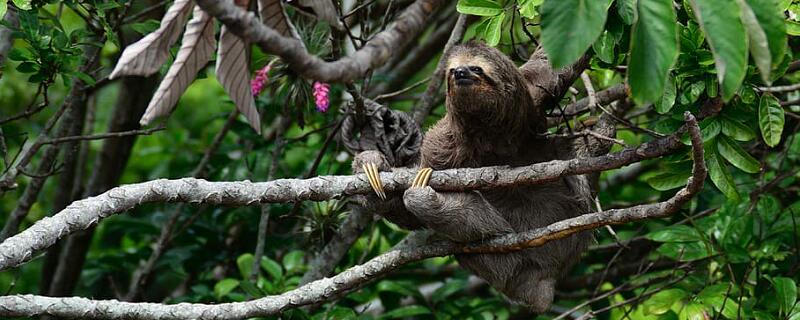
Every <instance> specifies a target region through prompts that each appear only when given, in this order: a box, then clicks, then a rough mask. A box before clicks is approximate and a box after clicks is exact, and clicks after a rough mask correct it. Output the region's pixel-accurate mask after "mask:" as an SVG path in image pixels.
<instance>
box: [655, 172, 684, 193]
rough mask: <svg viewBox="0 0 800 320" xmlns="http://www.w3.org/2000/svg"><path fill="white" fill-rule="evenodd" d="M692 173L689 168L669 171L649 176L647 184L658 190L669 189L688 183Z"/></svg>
mask: <svg viewBox="0 0 800 320" xmlns="http://www.w3.org/2000/svg"><path fill="white" fill-rule="evenodd" d="M691 175H692V173H691V171H688V170H683V171H680V170H677V171H676V170H672V171H667V172H664V173H661V174H659V175H656V176H652V177H650V178H648V179H647V184H649V185H650V186H651V187H653V189H656V190H658V191H668V190H672V189H675V188H680V187H683V186H684V185H686V181H687V179H689V177H690V176H691Z"/></svg>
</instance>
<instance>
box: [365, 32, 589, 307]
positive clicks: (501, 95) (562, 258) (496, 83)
mask: <svg viewBox="0 0 800 320" xmlns="http://www.w3.org/2000/svg"><path fill="white" fill-rule="evenodd" d="M446 66H447V69H446V80H447V97H446V109H447V114H446V115H445V116H444V117H443V118H442V119H441V120H439V122H437V123H436V124H435V125H434V126H433V127H432V128H430V130H428V132H427V133H426V134H425V136H424V138H423V142H422V148H421V157H420V167H421V168H432V169H433V170H442V169H450V168H467V167H484V166H497V165H508V166H520V165H528V164H532V163H537V162H543V161H549V160H553V159H556V158H557V152H558V150H555V146H553V145H552V144H550V143H548V140H547V139H545V138H543V137H542V133H543V132H544V130H545V126H544V124H545V123H546V121H545V115H544V110H542V108H541V107H539V106H536V105H534V102H533V100H532V98H531V94H530V93H529V91H528V86H527V85H526V81H527V79H525V77H524V76H523V74H522V73H521V72H520V70H519V69H518V68H517V67H516V66H515V65H514V63H513V62H512V61H511V60H510V59H509V58H508V57H506V56H505V55H504V54H503V53H502V52H500V51H498V50H496V49H494V48H491V47H488V46H486V45H483V44H481V43H477V42H469V43H467V44H464V45H459V46H455V47H453V48H452V49H451V50H449V51H448V52H447V53H446ZM353 169H354V171H355V172H357V173H363V172H364V171H366V173H368V175H370V179H371V180H372V179H377V177H376V176H377V174H376V173H377V171H379V170H383V171H386V170H390V169H391V168H390V167H389V165H388V162H387V161H386V159H385V158H384V157H383V155H382V154H380V153H379V152H377V151H365V152H362V153H359V154H358V155H356V158H355V160H354V161H353ZM429 175H430V170H424V169H423V170H421V171H420V176H418V179H416V180H415V183H414V185H413V186H412V187H411V188H409V189H407V190H405V192H404V193H403V194H402V196H401V195H400V194H399V193H398V194H394V195H392V194H389V195H388V197H387V196H386V195H385V194H382V191H381V190H376V191H378V196H379V197H380V198H381V199H378V198H375V197H371V198H370V199H369V200H368V201H365V202H366V203H365V205H366V206H368V207H371V208H372V209H375V210H376V211H378V213H379V214H381V215H382V216H384V217H385V218H387V219H388V220H390V221H392V222H394V223H395V224H397V225H399V226H401V227H404V228H407V229H420V228H428V229H432V230H434V231H435V232H436V233H437V234H438V235H440V236H442V237H444V238H447V239H449V240H452V241H456V242H464V243H466V242H473V241H477V240H481V239H486V238H491V237H495V236H498V235H502V234H507V233H512V232H522V231H527V230H530V229H534V228H537V227H543V226H546V225H549V224H551V223H554V222H557V221H560V220H564V219H567V218H571V217H575V216H578V215H581V214H584V213H586V212H587V211H588V208H587V207H586V206H585V205H582V204H581V201H579V200H578V199H577V195H576V193H575V192H574V191H573V190H572V189H571V188H570V187H569V185H568V184H567V183H566V182H565V181H564V180H559V181H555V182H551V183H547V184H543V185H536V186H515V187H509V188H503V189H492V190H483V191H471V192H438V191H435V190H434V189H432V188H431V187H429V186H427V185H426V184H427V177H428V176H429ZM372 182H375V183H377V184H378V186H379V181H374V180H373V181H372ZM373 187H375V185H373ZM590 239H591V235H590V234H589V233H588V232H583V233H578V234H575V235H572V236H570V237H567V238H564V239H561V240H557V241H552V242H550V243H547V244H545V245H543V246H540V247H536V248H530V249H525V250H522V251H517V252H513V253H496V254H495V253H492V254H484V253H480V254H467V253H464V254H457V255H456V259H457V260H458V262H459V263H460V264H461V265H462V266H464V267H466V268H468V269H469V270H471V271H472V272H474V273H475V274H476V275H478V276H479V277H481V278H483V279H485V280H486V281H487V282H488V283H489V284H490V285H491V286H492V287H494V288H495V289H496V290H498V291H500V292H502V293H503V294H504V295H505V296H507V297H508V298H509V299H510V300H511V301H513V302H516V303H521V304H524V305H527V306H529V307H530V308H531V309H532V310H534V311H537V312H544V311H546V310H547V309H549V307H550V305H551V304H552V302H553V295H554V291H555V284H556V280H557V279H558V278H559V277H560V276H562V275H563V274H564V273H565V272H566V271H568V270H569V269H570V268H571V267H572V266H573V265H574V264H575V262H577V260H578V258H579V257H580V255H581V253H582V252H583V251H584V250H585V249H586V247H587V245H588V243H589V241H590Z"/></svg>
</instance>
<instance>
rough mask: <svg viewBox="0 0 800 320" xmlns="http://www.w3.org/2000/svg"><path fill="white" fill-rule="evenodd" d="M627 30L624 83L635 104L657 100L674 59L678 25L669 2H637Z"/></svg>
mask: <svg viewBox="0 0 800 320" xmlns="http://www.w3.org/2000/svg"><path fill="white" fill-rule="evenodd" d="M637 10H638V14H637V17H636V21H635V22H634V24H633V29H632V31H631V53H630V56H631V57H630V61H629V64H628V68H629V69H628V84H630V86H631V95H632V96H633V100H634V101H636V103H637V104H645V103H648V102H653V101H657V100H658V99H659V98H660V97H661V96H662V94H663V93H664V84H665V83H666V82H667V79H668V77H669V69H670V68H672V65H673V64H675V61H676V60H677V58H678V24H677V22H676V21H677V18H676V16H675V10H674V9H673V7H672V1H671V0H639V1H638V4H637Z"/></svg>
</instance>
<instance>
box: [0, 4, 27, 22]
mask: <svg viewBox="0 0 800 320" xmlns="http://www.w3.org/2000/svg"><path fill="white" fill-rule="evenodd" d="M11 2H13V3H14V5H15V6H17V8H20V9H22V10H30V9H31V0H11ZM2 17H3V16H0V18H2Z"/></svg>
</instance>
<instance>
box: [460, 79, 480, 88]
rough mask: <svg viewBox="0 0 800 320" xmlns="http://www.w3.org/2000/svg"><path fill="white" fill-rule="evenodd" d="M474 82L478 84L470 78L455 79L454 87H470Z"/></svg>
mask: <svg viewBox="0 0 800 320" xmlns="http://www.w3.org/2000/svg"><path fill="white" fill-rule="evenodd" d="M476 82H478V81H477V80H475V79H471V78H461V79H456V85H458V86H471V85H473V84H475V83H476Z"/></svg>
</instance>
